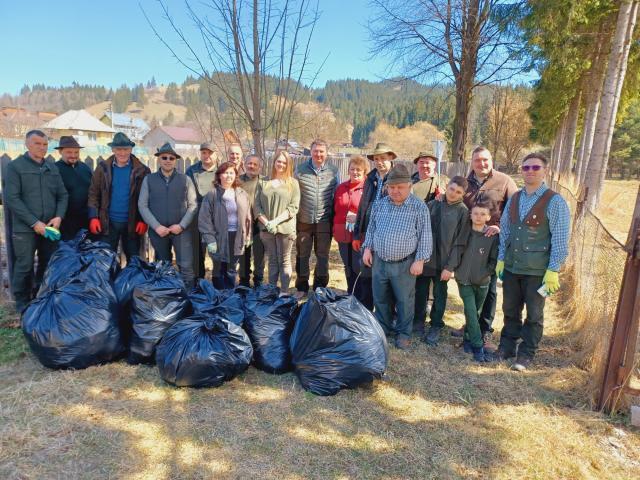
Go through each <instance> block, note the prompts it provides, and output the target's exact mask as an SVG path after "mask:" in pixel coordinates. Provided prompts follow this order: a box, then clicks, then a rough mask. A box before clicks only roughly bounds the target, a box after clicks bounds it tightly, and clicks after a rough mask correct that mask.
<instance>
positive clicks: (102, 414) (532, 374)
mask: <svg viewBox="0 0 640 480" xmlns="http://www.w3.org/2000/svg"><path fill="white" fill-rule="evenodd" d="M335 257H336V256H334V258H333V259H332V260H333V261H332V266H333V270H332V272H331V275H332V285H331V286H333V287H337V288H340V287H344V280H343V278H342V273H341V271H340V269H339V267H338V264H337V258H335ZM450 303H451V309H450V312H449V313H448V314H447V318H446V321H447V323H448V324H449V325H450V326H459V325H461V324H462V313H461V308H460V302H459V299H457V293H456V291H455V284H452V285H451V302H450ZM555 313H556V312H555V310H554V307H553V305H550V307H549V310H548V314H549V315H548V319H549V321H548V323H547V329H546V331H545V339H544V340H543V343H542V345H541V351H540V354H539V357H538V361H537V366H536V368H534V369H532V370H530V371H528V372H526V373H524V374H518V373H515V372H512V371H510V370H508V369H507V368H506V367H505V366H503V365H497V366H486V367H482V366H477V365H474V364H472V363H471V362H470V361H469V359H468V357H467V356H466V355H464V354H463V353H462V352H461V350H460V349H458V348H456V347H455V346H454V343H453V341H452V340H450V339H446V340H445V341H444V342H443V343H442V344H441V345H440V346H439V347H437V348H435V349H427V348H426V347H425V346H424V344H422V343H419V342H416V343H415V344H414V346H413V347H412V348H411V350H410V351H408V352H402V351H399V350H396V349H391V352H390V353H391V358H390V364H389V378H388V379H387V380H386V381H383V382H379V383H377V384H375V385H374V386H373V387H372V388H369V389H360V390H355V391H343V392H341V393H340V394H338V395H337V396H335V397H329V398H326V397H324V398H323V397H316V396H314V395H311V394H308V393H306V392H304V391H303V390H302V389H301V388H300V386H299V384H298V382H297V380H296V379H295V376H294V375H293V374H286V375H282V376H272V375H268V374H265V373H262V372H259V371H257V370H255V369H253V368H251V369H249V370H248V371H247V373H246V374H244V375H242V376H241V377H239V378H237V379H235V380H234V381H232V382H229V383H227V384H225V385H224V386H222V387H220V388H216V389H204V390H195V389H176V388H173V387H170V386H168V385H166V384H164V383H163V382H162V381H161V380H160V378H159V377H158V375H157V372H156V370H155V368H151V367H144V366H135V367H132V366H128V365H126V364H125V363H115V364H110V365H105V366H101V367H93V368H89V369H86V370H82V371H77V372H72V371H67V372H52V371H49V370H46V369H44V368H42V367H41V366H40V365H39V364H37V362H36V361H35V360H34V359H33V357H32V356H31V355H29V356H27V357H26V358H23V359H21V360H18V361H17V362H14V363H11V364H8V365H4V366H0V442H1V443H0V477H1V478H34V479H40V478H62V477H64V478H73V479H75V478H86V479H100V478H134V479H147V478H148V479H154V480H157V479H169V478H243V479H244V478H267V479H276V478H277V479H303V478H317V479H326V478H330V479H355V478H366V479H370V478H376V479H378V478H380V479H381V478H385V479H404V478H420V479H423V478H492V479H493V478H495V479H511V478H514V477H517V478H532V479H533V478H553V479H557V478H572V479H573V478H593V479H595V478H605V479H616V480H618V479H624V478H629V479H631V478H639V477H640V462H639V461H638V459H637V452H638V451H640V436H639V435H638V432H637V431H634V430H633V429H631V428H630V427H628V426H627V425H626V423H625V420H624V419H610V418H606V417H603V416H602V415H600V414H598V413H594V412H592V411H590V410H589V408H588V407H589V402H588V400H587V399H586V397H585V396H584V395H583V393H582V392H583V391H584V386H585V385H586V383H587V374H586V372H584V371H582V370H580V369H578V368H576V367H575V366H574V365H573V364H571V362H570V360H569V358H570V353H571V351H570V349H569V343H570V342H569V339H568V337H569V336H570V335H571V334H570V333H569V332H568V331H566V328H565V322H564V320H563V318H561V317H558V316H556V315H555ZM498 317H499V318H498V322H497V323H498V325H496V326H497V327H498V329H499V328H500V326H501V325H500V323H501V315H500V314H499V315H498Z"/></svg>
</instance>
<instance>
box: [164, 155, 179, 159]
mask: <svg viewBox="0 0 640 480" xmlns="http://www.w3.org/2000/svg"><path fill="white" fill-rule="evenodd" d="M175 159H176V157H171V156H167V155H163V156H161V157H160V160H175Z"/></svg>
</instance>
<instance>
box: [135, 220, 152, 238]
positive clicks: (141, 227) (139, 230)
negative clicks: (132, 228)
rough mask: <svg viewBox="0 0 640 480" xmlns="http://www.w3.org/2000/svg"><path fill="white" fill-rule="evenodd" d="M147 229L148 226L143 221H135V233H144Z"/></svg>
mask: <svg viewBox="0 0 640 480" xmlns="http://www.w3.org/2000/svg"><path fill="white" fill-rule="evenodd" d="M148 229H149V226H148V225H147V224H146V223H144V222H138V223H136V233H137V234H138V235H140V236H142V235H144V234H145V233H147V230H148Z"/></svg>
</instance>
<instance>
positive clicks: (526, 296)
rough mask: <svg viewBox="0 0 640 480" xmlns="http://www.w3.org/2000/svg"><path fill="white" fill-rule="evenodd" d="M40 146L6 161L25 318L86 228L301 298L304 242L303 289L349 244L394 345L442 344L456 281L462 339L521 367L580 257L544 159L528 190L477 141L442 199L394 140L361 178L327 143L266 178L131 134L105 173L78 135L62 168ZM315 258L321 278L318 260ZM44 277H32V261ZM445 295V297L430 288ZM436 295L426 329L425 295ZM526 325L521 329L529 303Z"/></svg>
mask: <svg viewBox="0 0 640 480" xmlns="http://www.w3.org/2000/svg"><path fill="white" fill-rule="evenodd" d="M25 143H26V147H27V152H26V153H25V154H23V155H21V156H20V157H18V158H17V159H16V160H14V161H12V162H10V163H9V165H8V167H7V169H6V173H5V181H4V184H5V200H6V205H7V207H8V209H9V210H10V212H11V216H12V223H13V249H14V255H15V265H14V269H13V278H12V288H13V294H14V298H15V301H16V309H17V310H18V311H22V310H24V308H26V305H27V304H28V302H29V301H30V300H31V298H32V297H33V295H34V293H35V292H36V291H37V289H38V287H39V283H40V282H41V280H42V276H43V273H44V269H45V268H46V265H47V263H48V259H49V257H50V256H51V254H52V252H53V251H54V250H55V248H56V244H57V241H56V239H55V238H52V237H51V235H49V234H48V233H47V231H48V230H47V229H51V228H54V229H60V232H61V236H62V239H63V240H67V239H70V238H73V237H74V236H75V235H76V234H77V232H78V231H79V230H80V229H82V228H86V229H88V230H89V232H90V233H91V235H92V236H93V237H94V238H95V239H99V240H103V241H105V242H107V243H108V244H109V245H110V247H111V248H112V249H113V250H114V251H116V250H117V249H118V246H119V245H120V244H121V245H122V251H123V252H124V254H125V256H126V258H127V260H129V259H130V258H131V256H133V255H137V254H138V253H139V252H140V247H141V239H142V238H143V237H144V235H145V234H147V232H148V235H149V238H150V241H151V245H152V246H153V249H154V251H155V257H156V260H169V261H171V260H173V254H174V253H175V260H176V264H177V266H178V269H179V271H180V274H181V275H182V277H183V279H184V282H185V284H186V285H187V286H188V287H189V286H191V285H193V284H194V281H195V279H197V278H203V277H204V275H205V258H206V256H207V255H209V256H210V257H211V260H212V262H213V270H212V282H213V284H214V286H215V287H216V288H219V289H228V288H233V287H234V286H236V285H237V284H238V283H240V284H242V285H246V286H250V283H251V276H252V275H253V279H252V280H253V285H254V286H259V285H260V284H261V283H262V282H263V281H264V270H265V258H266V259H267V261H268V282H269V283H270V284H274V285H277V284H279V286H280V288H281V290H282V292H285V293H286V292H289V287H290V281H291V277H292V274H293V268H292V256H293V248H294V244H295V271H296V282H295V290H296V291H295V293H294V294H295V295H296V296H297V297H298V298H302V297H303V296H305V295H306V294H307V293H308V291H309V288H312V289H314V290H315V288H316V287H326V286H327V285H328V283H329V251H330V247H331V243H332V239H335V241H336V242H337V244H338V247H339V252H340V257H341V259H342V262H343V264H344V271H345V277H346V282H347V289H348V292H349V293H352V294H353V295H354V296H356V298H358V299H359V300H360V301H361V302H362V303H363V305H365V306H366V307H367V308H368V309H370V310H371V311H373V312H374V314H375V316H376V318H377V319H378V321H379V322H380V324H381V326H382V328H383V330H384V331H385V333H386V334H387V336H388V337H389V338H393V340H394V341H395V345H396V347H398V348H400V349H406V348H408V347H409V346H410V344H411V337H412V333H417V334H418V335H419V336H421V337H422V338H423V340H424V341H425V342H426V343H427V345H430V346H435V345H437V344H438V341H439V340H440V337H441V333H442V331H443V328H444V326H445V324H444V314H445V310H446V303H447V294H448V292H447V286H448V282H449V281H450V280H451V279H455V281H456V282H457V283H458V289H459V292H460V296H461V298H462V301H463V303H464V313H465V319H466V322H465V326H464V327H463V328H462V329H460V330H453V331H452V332H451V333H452V335H454V336H459V337H462V344H461V345H462V346H463V347H464V349H465V351H467V352H470V353H472V354H473V358H474V359H475V360H476V361H479V362H485V361H491V360H494V359H509V358H512V357H515V361H514V363H513V367H514V368H515V369H517V370H523V369H526V368H527V367H528V366H529V364H530V363H531V361H532V359H533V358H534V355H535V353H536V350H537V348H538V343H539V341H540V339H541V337H542V331H543V309H544V303H545V296H546V295H548V294H550V293H553V292H555V291H556V290H557V289H558V288H559V280H558V271H559V270H560V267H561V266H562V263H563V262H564V260H565V258H566V256H567V253H568V236H569V210H568V207H567V204H566V202H565V201H564V200H563V199H562V197H561V196H560V195H558V194H556V193H555V192H553V191H552V190H550V189H549V188H548V187H547V186H546V185H545V183H544V179H545V174H546V171H547V159H546V158H545V157H544V155H542V154H538V153H535V154H530V155H527V156H526V157H525V158H524V159H523V161H522V173H523V177H524V187H523V188H522V189H518V188H517V186H516V184H515V182H514V181H513V179H511V178H510V177H509V176H508V175H506V174H504V173H501V172H499V171H497V170H495V169H494V168H493V161H492V157H491V154H490V152H489V151H488V150H487V149H486V148H484V147H477V148H476V149H475V150H474V151H473V153H472V158H471V171H470V172H469V174H468V176H467V177H462V176H454V177H453V178H451V179H450V180H448V182H447V183H446V187H445V188H444V189H443V190H442V191H441V189H440V186H439V183H440V179H439V178H436V164H437V158H436V156H435V155H433V154H432V153H430V152H420V153H419V154H418V156H417V157H416V158H415V159H414V161H413V163H414V164H415V165H416V172H415V173H414V174H413V175H411V174H410V172H409V170H408V169H407V167H406V166H405V165H404V164H402V163H398V164H396V165H394V161H395V160H396V158H397V155H396V154H395V153H394V151H393V150H392V149H391V148H390V147H389V146H388V145H385V144H383V143H379V144H377V145H376V147H375V149H374V151H373V152H372V153H371V154H369V155H367V157H368V159H369V160H371V161H372V165H373V169H371V170H370V162H369V161H368V160H367V159H366V158H365V157H363V156H359V155H357V156H352V157H351V158H350V161H349V170H348V175H349V178H348V179H346V181H344V182H341V181H340V178H339V177H340V175H339V172H338V169H337V168H336V167H335V166H334V165H332V164H330V163H328V162H327V153H328V145H327V143H326V142H325V141H323V140H315V141H314V142H313V143H312V144H311V148H310V152H311V158H310V159H308V160H306V161H303V162H302V163H300V164H299V165H298V166H297V168H294V162H293V159H292V158H291V156H290V155H289V153H288V152H286V151H285V150H279V151H276V152H275V153H274V155H273V159H272V167H271V172H270V175H269V176H268V177H266V176H263V175H262V174H261V172H262V170H263V160H262V159H261V158H260V157H259V156H257V155H254V154H250V155H248V156H246V157H244V158H243V152H242V147H241V145H239V144H233V145H230V146H229V147H228V150H227V152H226V159H225V158H222V156H221V155H220V154H219V153H218V152H217V151H216V149H215V148H214V147H213V146H212V145H211V144H210V143H204V144H202V145H201V147H200V161H199V162H197V163H195V164H194V165H192V166H190V167H189V168H188V169H187V170H186V172H185V174H182V173H179V172H178V171H177V170H176V162H177V160H178V159H180V158H181V157H180V155H179V154H178V153H177V152H176V151H175V150H174V149H173V147H172V146H171V145H170V144H168V143H167V144H165V145H163V146H162V147H160V148H159V149H158V150H157V152H156V153H155V155H156V157H158V164H159V168H158V170H157V171H156V172H153V173H152V172H151V171H150V170H149V168H148V167H147V166H146V165H144V164H143V163H142V162H141V161H140V160H139V159H138V158H136V156H135V155H133V153H132V150H133V147H134V146H135V144H134V142H132V141H131V140H130V139H129V138H128V137H127V136H126V135H125V134H123V133H121V132H118V133H116V134H115V136H114V138H113V141H112V142H111V143H110V144H109V146H110V147H111V149H112V152H113V155H111V156H110V157H109V158H107V159H106V160H103V161H101V162H100V163H99V164H98V165H97V167H96V169H95V171H94V172H91V169H90V168H89V167H87V166H86V165H85V164H84V163H83V162H81V161H79V159H80V149H81V148H82V146H80V145H79V144H78V143H77V141H76V140H75V139H74V138H73V137H62V138H61V139H60V142H59V145H58V147H56V148H57V149H58V150H59V153H60V156H61V159H60V160H59V161H58V162H55V163H53V162H50V161H48V160H46V159H45V156H46V154H47V146H48V139H47V137H46V135H45V134H44V133H43V132H41V131H39V130H32V131H30V132H29V133H28V134H27V136H26V142H25ZM312 251H313V252H314V254H315V257H316V262H315V270H314V272H313V273H314V274H313V279H311V271H310V262H311V252H312ZM36 252H37V254H38V268H37V270H36V272H35V279H34V278H33V270H34V267H33V264H34V257H35V254H36ZM498 279H502V281H503V297H504V300H503V311H504V327H503V329H502V333H501V335H500V344H499V346H498V347H496V346H495V345H494V344H493V343H492V337H491V333H492V331H493V329H492V323H493V319H494V316H495V311H496V298H497V294H496V288H497V280H498ZM430 292H432V295H431V294H430ZM431 296H432V297H433V301H432V303H431V308H430V311H429V323H428V327H429V328H428V329H426V328H425V327H426V325H427V323H426V320H427V318H426V317H427V311H428V310H429V309H428V307H427V305H428V300H429V298H430V297H431ZM524 306H526V308H527V316H526V318H525V319H524V320H523V317H522V312H523V307H524Z"/></svg>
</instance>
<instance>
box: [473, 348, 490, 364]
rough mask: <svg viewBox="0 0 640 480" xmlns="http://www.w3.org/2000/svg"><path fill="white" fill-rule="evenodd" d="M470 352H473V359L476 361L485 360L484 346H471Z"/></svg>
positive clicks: (481, 361)
mask: <svg viewBox="0 0 640 480" xmlns="http://www.w3.org/2000/svg"><path fill="white" fill-rule="evenodd" d="M471 352H472V353H473V360H474V361H475V362H478V363H484V362H486V360H485V358H484V347H473V346H472V347H471Z"/></svg>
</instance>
